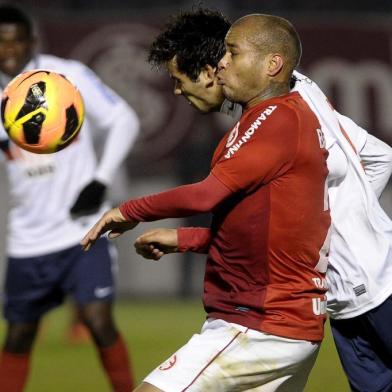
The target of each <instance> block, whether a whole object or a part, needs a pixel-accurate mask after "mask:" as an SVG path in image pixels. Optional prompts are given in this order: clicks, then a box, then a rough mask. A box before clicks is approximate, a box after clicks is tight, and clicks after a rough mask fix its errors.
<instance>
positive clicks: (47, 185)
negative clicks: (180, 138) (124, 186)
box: [0, 55, 139, 257]
mask: <svg viewBox="0 0 392 392" xmlns="http://www.w3.org/2000/svg"><path fill="white" fill-rule="evenodd" d="M37 68H43V69H51V70H54V71H57V72H61V73H63V74H65V75H66V76H67V77H69V78H70V79H71V80H72V81H73V82H74V84H75V85H76V86H77V87H78V88H79V90H80V92H81V94H82V96H83V99H84V103H85V121H84V124H83V126H82V128H81V131H80V133H79V136H78V137H77V139H76V140H75V141H74V142H73V143H71V145H70V146H68V147H67V148H66V149H64V150H62V151H59V152H57V153H54V154H47V155H38V154H32V153H29V152H27V151H24V150H21V149H20V148H18V147H17V146H16V145H15V144H13V143H11V142H9V141H8V138H7V134H6V133H5V131H4V129H3V128H2V127H0V146H1V147H2V150H3V152H4V154H1V151H0V154H1V155H2V157H3V160H4V161H5V162H6V165H7V172H8V178H9V184H10V197H11V206H10V212H9V216H8V235H7V254H8V255H9V256H13V257H32V256H38V255H44V254H47V253H52V252H55V251H58V250H61V249H65V248H67V247H70V246H74V245H76V244H78V243H79V241H80V240H81V238H82V237H83V235H84V234H85V232H86V230H87V229H88V228H89V227H91V226H92V224H94V223H95V222H96V221H97V219H98V218H99V217H100V215H101V214H102V213H103V211H104V210H106V209H107V208H108V206H107V205H103V206H102V208H101V211H99V212H98V213H96V214H91V215H88V216H85V217H81V218H78V219H72V218H71V216H70V213H69V210H70V208H71V206H72V205H73V203H74V202H75V200H76V198H77V196H78V195H79V192H80V190H81V189H83V187H84V186H85V185H87V184H88V183H89V182H90V181H92V180H93V179H96V180H98V181H100V182H102V183H104V184H109V183H110V181H111V179H112V176H113V175H114V173H115V171H116V169H117V168H118V166H119V164H120V163H121V162H122V160H123V159H124V158H125V156H126V155H127V153H128V151H129V149H130V147H131V146H132V145H133V142H134V140H135V138H136V136H137V134H138V130H139V121H138V118H137V116H136V114H135V113H134V111H133V110H132V109H131V108H130V107H129V105H128V104H127V103H126V102H125V101H124V100H123V99H122V98H120V97H119V96H118V95H117V94H116V93H114V92H113V91H112V90H110V89H109V88H108V87H107V86H105V85H104V84H103V83H102V82H101V81H100V80H99V78H98V77H97V76H96V75H95V74H94V73H93V72H92V71H91V70H90V69H89V68H87V67H86V66H85V65H83V64H82V63H80V62H78V61H73V60H65V59H61V58H58V57H55V56H50V55H38V56H36V57H35V58H34V59H33V60H32V61H30V62H29V64H27V66H26V67H25V70H29V69H37ZM8 81H9V78H7V77H6V76H5V75H3V74H0V82H1V87H2V88H4V87H5V85H6V84H7V83H8ZM102 131H105V132H106V133H107V137H106V140H105V145H104V148H103V153H102V158H101V159H100V162H99V164H97V160H96V155H95V152H94V148H93V139H92V133H93V132H95V133H96V132H102Z"/></svg>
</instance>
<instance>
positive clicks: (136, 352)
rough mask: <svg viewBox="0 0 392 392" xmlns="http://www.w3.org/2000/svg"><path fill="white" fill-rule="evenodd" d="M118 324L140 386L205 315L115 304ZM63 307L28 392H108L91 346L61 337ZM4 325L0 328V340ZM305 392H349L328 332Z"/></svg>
mask: <svg viewBox="0 0 392 392" xmlns="http://www.w3.org/2000/svg"><path fill="white" fill-rule="evenodd" d="M115 312H116V319H117V321H118V324H119V326H120V328H121V330H122V332H123V335H124V338H125V340H126V342H127V343H128V346H129V348H130V350H131V354H132V360H133V364H134V370H135V376H136V379H137V381H140V380H141V379H142V378H143V376H145V375H146V374H147V373H148V372H149V371H150V370H152V368H153V367H155V366H156V365H158V364H159V363H160V362H162V361H163V360H165V359H166V358H167V357H168V356H170V355H171V354H172V352H173V351H175V349H177V348H179V347H180V346H181V345H182V344H184V343H185V342H186V341H187V340H188V338H189V337H190V336H191V334H193V333H195V332H198V331H199V329H200V326H201V324H202V322H203V320H204V312H203V309H202V306H201V304H200V302H198V301H185V302H184V301H181V302H180V301H176V300H161V301H157V300H154V301H147V300H144V301H135V302H124V301H123V302H118V303H117V305H116V309H115ZM69 315H70V312H69V309H67V307H66V306H64V307H62V308H61V309H58V310H55V311H53V312H52V313H50V314H49V315H48V316H47V318H46V319H45V321H44V328H43V331H42V333H41V334H40V336H39V339H38V341H37V345H36V349H35V352H34V357H33V364H32V371H31V377H30V380H29V383H28V387H27V389H26V392H108V391H110V388H109V385H108V383H107V381H106V379H105V376H104V375H103V372H102V371H101V368H100V364H99V362H98V359H97V357H96V356H95V352H94V347H93V346H92V344H89V343H82V344H77V345H71V344H69V343H67V342H66V339H65V333H66V326H67V323H68V320H69ZM3 336H4V323H1V324H0V337H1V339H3ZM305 391H306V392H347V391H349V388H348V386H347V383H346V381H345V378H344V375H343V372H342V369H341V366H340V363H339V359H338V357H337V354H336V351H335V349H334V346H333V343H332V338H331V336H330V332H329V327H328V328H327V336H326V339H325V341H324V343H323V346H322V348H321V352H320V355H319V357H318V360H317V363H316V366H315V368H314V369H313V371H312V373H311V377H310V380H309V383H308V386H307V388H306V390H305Z"/></svg>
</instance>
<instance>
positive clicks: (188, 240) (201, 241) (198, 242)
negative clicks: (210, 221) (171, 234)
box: [177, 227, 211, 253]
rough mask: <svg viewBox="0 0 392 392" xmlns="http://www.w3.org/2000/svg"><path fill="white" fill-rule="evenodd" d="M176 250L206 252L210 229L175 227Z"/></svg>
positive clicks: (208, 245)
mask: <svg viewBox="0 0 392 392" xmlns="http://www.w3.org/2000/svg"><path fill="white" fill-rule="evenodd" d="M177 237H178V246H177V248H178V251H179V252H195V253H208V248H209V247H210V243H211V229H209V228H207V227H179V228H178V229H177Z"/></svg>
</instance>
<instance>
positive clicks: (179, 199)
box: [81, 174, 233, 250]
mask: <svg viewBox="0 0 392 392" xmlns="http://www.w3.org/2000/svg"><path fill="white" fill-rule="evenodd" d="M232 193H233V192H232V191H231V190H230V189H229V188H228V187H227V186H226V185H224V184H223V183H222V182H221V181H219V180H218V179H217V178H216V177H215V176H214V175H213V174H210V175H209V176H208V177H207V178H206V179H204V180H203V181H200V182H197V183H194V184H189V185H183V186H180V187H177V188H173V189H170V190H168V191H165V192H161V193H156V194H153V195H148V196H145V197H141V198H139V199H132V200H128V201H126V202H125V203H123V204H121V205H120V207H119V208H114V209H112V210H109V211H108V212H106V213H105V214H104V215H103V216H102V218H101V219H100V220H99V221H98V222H97V223H96V224H95V225H94V227H93V228H92V229H91V230H90V231H89V232H88V233H87V234H86V236H85V237H84V238H83V240H82V241H81V245H82V246H83V248H84V249H85V250H88V249H89V248H90V247H91V245H93V244H94V242H95V241H96V240H97V239H98V238H99V237H100V236H101V235H102V234H105V233H106V232H109V238H116V237H118V236H119V235H121V234H122V233H124V232H125V231H127V230H130V229H132V228H133V227H135V226H136V225H137V224H138V223H139V222H148V221H155V220H159V219H165V218H180V217H186V216H191V215H196V214H202V213H206V212H211V211H213V210H214V209H215V208H216V207H217V206H218V205H219V204H220V203H221V202H222V201H224V200H225V199H226V198H228V197H229V196H230V195H232Z"/></svg>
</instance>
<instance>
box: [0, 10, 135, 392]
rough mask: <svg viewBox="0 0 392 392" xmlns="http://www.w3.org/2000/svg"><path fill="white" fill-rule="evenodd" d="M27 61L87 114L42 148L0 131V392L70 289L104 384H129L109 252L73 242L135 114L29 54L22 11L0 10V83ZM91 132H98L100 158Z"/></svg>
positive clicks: (22, 377)
mask: <svg viewBox="0 0 392 392" xmlns="http://www.w3.org/2000/svg"><path fill="white" fill-rule="evenodd" d="M36 68H46V69H53V70H54V71H57V72H60V73H64V74H65V75H66V76H68V77H69V78H70V79H71V80H72V81H73V82H74V83H75V84H76V86H77V87H78V88H79V90H80V92H81V94H82V96H83V98H84V102H85V111H86V118H85V122H84V125H83V127H82V130H81V132H80V135H79V136H78V138H77V139H76V140H75V142H73V143H72V144H71V145H70V146H69V147H67V148H66V149H65V150H63V151H60V152H57V153H55V154H49V155H35V154H31V153H29V152H26V151H23V150H21V149H19V148H18V147H16V146H15V145H14V144H12V143H11V142H10V141H9V140H8V139H7V135H6V133H5V132H4V130H3V129H1V137H0V147H1V150H2V152H3V154H2V156H3V158H4V160H5V163H6V166H7V170H8V177H9V183H10V194H11V209H10V212H9V217H8V238H7V256H8V265H7V272H6V281H5V304H4V315H5V318H6V320H7V322H8V326H7V335H6V339H5V343H4V347H3V351H2V355H1V358H0V386H1V387H0V389H1V390H2V391H7V392H17V391H18V392H19V391H22V390H23V387H24V385H25V382H26V379H27V376H28V372H29V364H30V354H31V350H32V346H33V343H34V339H35V337H36V335H37V331H38V328H39V324H40V320H41V317H42V316H43V315H44V314H45V313H46V312H47V311H48V310H50V309H52V308H53V307H55V306H58V305H60V304H61V303H62V302H63V300H64V297H65V296H66V295H68V294H69V295H71V296H72V297H73V301H74V302H75V303H76V305H77V308H78V312H79V314H80V317H81V319H82V320H83V322H84V323H85V325H86V326H87V328H88V330H89V331H90V333H91V336H92V338H93V341H94V343H95V345H96V347H97V351H98V354H99V357H100V359H101V362H102V365H103V368H104V370H105V372H106V374H107V376H108V378H109V380H110V383H111V385H112V388H113V390H114V391H122V392H124V391H129V390H131V389H132V386H133V382H132V376H131V372H130V368H129V367H130V365H129V359H128V353H127V348H126V345H125V342H124V341H123V340H122V337H121V335H120V333H119V332H118V330H117V327H116V325H115V323H114V320H113V315H112V302H113V299H114V290H115V288H114V281H113V279H114V276H113V273H114V268H115V265H114V255H113V249H112V248H111V247H109V246H108V242H107V240H106V239H102V240H101V241H100V242H99V244H98V246H97V247H96V248H95V249H94V251H93V253H90V254H89V253H85V252H83V251H82V249H81V247H80V245H79V241H80V238H81V236H82V233H84V232H85V230H86V228H87V227H89V226H90V225H91V223H92V222H94V221H95V220H96V219H97V217H98V216H100V215H101V212H102V210H104V209H107V204H106V203H105V202H104V199H105V189H106V188H107V185H108V184H109V183H110V181H111V180H112V178H113V176H114V174H115V172H116V170H117V168H118V167H119V165H120V164H121V162H122V161H123V160H124V158H125V157H126V155H127V154H128V152H129V150H130V148H131V147H132V145H133V143H134V141H135V138H136V136H137V134H138V132H139V121H138V117H137V115H136V114H135V112H134V111H133V110H132V109H131V108H130V107H129V106H128V104H126V103H125V101H124V100H123V99H121V98H120V97H119V96H118V95H117V94H115V93H114V92H113V91H112V90H110V89H109V88H108V87H107V86H105V85H104V84H103V83H102V82H101V81H100V80H99V79H98V77H97V76H96V75H95V74H94V73H93V72H92V71H91V70H90V69H88V68H87V67H86V66H84V65H83V64H81V63H79V62H77V61H71V60H65V59H61V58H58V57H54V56H50V55H44V54H35V38H34V34H33V28H32V23H31V21H30V19H29V17H28V16H27V15H25V14H24V13H23V12H22V11H21V10H19V9H17V8H14V7H13V6H2V7H0V84H1V88H2V89H4V87H5V86H6V84H7V83H8V82H9V81H10V79H11V78H12V77H14V76H15V75H17V74H18V73H20V72H21V71H23V70H29V69H36ZM93 132H94V133H95V132H106V133H107V137H106V140H105V144H104V146H103V152H102V157H101V159H100V161H99V162H97V160H96V157H95V153H94V150H93V139H92V136H93Z"/></svg>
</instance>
